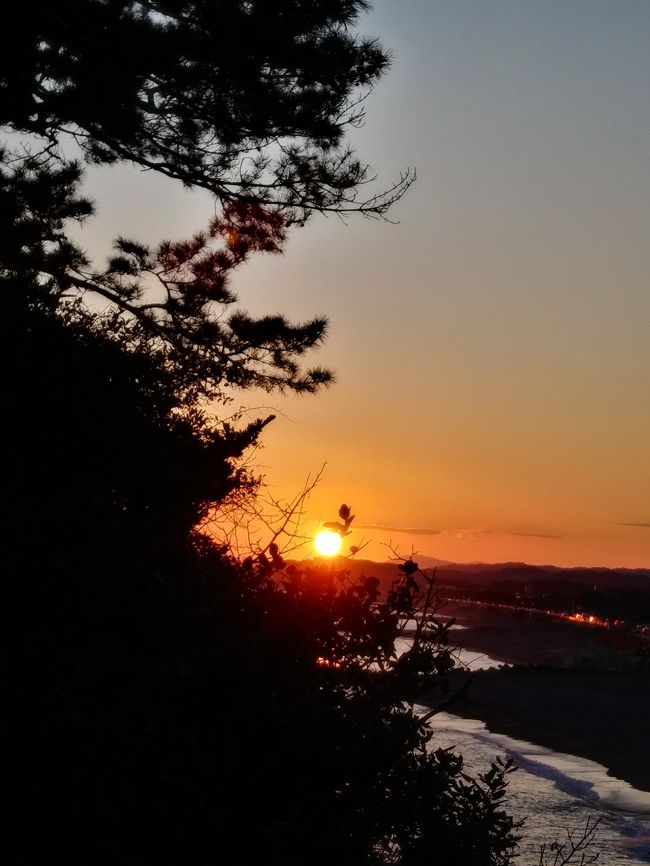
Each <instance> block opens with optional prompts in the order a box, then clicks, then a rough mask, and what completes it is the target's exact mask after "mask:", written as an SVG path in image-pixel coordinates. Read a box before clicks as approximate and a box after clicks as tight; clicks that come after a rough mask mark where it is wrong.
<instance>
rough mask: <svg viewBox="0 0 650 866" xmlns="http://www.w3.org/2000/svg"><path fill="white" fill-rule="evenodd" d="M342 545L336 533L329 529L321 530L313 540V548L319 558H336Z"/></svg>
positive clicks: (341, 540)
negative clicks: (318, 554)
mask: <svg viewBox="0 0 650 866" xmlns="http://www.w3.org/2000/svg"><path fill="white" fill-rule="evenodd" d="M342 544H343V539H342V538H341V536H340V535H339V534H338V532H331V531H330V530H329V529H323V530H321V531H320V532H319V533H318V534H317V535H316V538H315V539H314V547H315V548H316V550H317V551H318V553H320V555H321V556H336V554H337V553H338V552H339V550H340V549H341V545H342Z"/></svg>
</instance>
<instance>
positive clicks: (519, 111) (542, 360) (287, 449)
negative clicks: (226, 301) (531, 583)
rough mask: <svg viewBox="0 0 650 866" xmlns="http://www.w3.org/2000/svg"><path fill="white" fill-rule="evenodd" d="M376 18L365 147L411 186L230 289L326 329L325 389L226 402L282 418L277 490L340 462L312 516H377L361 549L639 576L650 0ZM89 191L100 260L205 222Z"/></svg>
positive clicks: (101, 183) (158, 187)
mask: <svg viewBox="0 0 650 866" xmlns="http://www.w3.org/2000/svg"><path fill="white" fill-rule="evenodd" d="M479 7H480V10H481V12H480V14H478V10H479ZM364 29H365V30H366V32H371V33H373V34H376V35H377V36H378V37H379V38H380V39H381V40H382V41H383V42H384V43H385V44H386V45H387V46H388V47H390V48H391V49H392V50H393V52H394V65H393V69H392V70H391V71H390V72H389V74H388V75H387V76H386V78H385V80H384V81H383V82H381V83H380V85H379V87H378V88H377V90H376V92H375V93H374V94H373V95H372V96H371V98H370V99H369V100H368V101H367V110H368V118H367V124H366V126H365V127H364V128H363V129H362V130H359V132H358V133H356V143H357V144H358V146H359V149H360V151H361V152H362V154H363V156H364V157H365V158H367V159H368V160H369V161H370V162H371V163H373V165H375V166H376V167H377V169H378V171H379V173H380V175H381V176H382V177H383V178H384V179H385V181H386V183H389V182H390V181H391V180H392V179H393V178H394V177H395V176H396V175H397V174H398V172H399V169H400V168H402V167H404V166H407V165H408V166H413V165H414V166H416V168H417V170H418V182H417V183H416V185H415V186H414V187H413V188H412V189H411V190H410V192H409V194H408V195H407V197H406V198H405V200H403V201H402V202H401V203H400V204H399V206H398V207H397V209H396V211H395V214H394V216H395V217H396V218H397V219H399V224H398V225H389V224H382V223H377V222H371V221H363V220H354V219H353V220H350V221H349V225H347V226H346V225H344V224H342V223H341V222H340V221H338V220H337V219H335V218H330V219H328V220H325V219H323V218H314V219H313V220H312V222H311V223H309V224H308V225H307V227H306V228H304V229H301V230H296V232H294V234H293V235H292V236H291V238H290V240H289V244H288V246H287V250H286V254H285V256H283V257H274V258H269V257H267V258H260V259H258V260H257V261H255V262H253V263H251V264H250V265H248V266H247V267H246V269H245V271H244V272H243V273H242V274H241V275H240V276H239V280H238V282H237V283H236V287H238V288H239V291H240V295H241V300H242V304H243V305H244V306H245V307H247V308H248V309H250V310H251V311H252V312H255V313H266V312H273V313H275V312H278V311H279V312H283V313H286V314H287V315H289V316H290V317H291V318H292V319H294V320H297V319H305V318H308V317H311V316H313V315H314V314H325V315H327V316H328V317H329V318H330V322H331V327H330V337H329V340H328V343H327V345H326V347H325V348H324V349H323V350H322V351H321V352H320V353H319V355H318V356H315V357H314V358H313V359H312V362H313V363H318V364H325V365H330V366H332V367H333V368H334V369H335V371H336V374H337V378H338V383H337V384H336V385H335V386H334V387H333V388H332V389H330V390H329V391H328V392H326V393H323V394H321V395H320V396H317V397H313V398H311V397H307V398H300V399H297V398H288V399H282V398H279V397H277V396H273V395H270V396H269V395H246V394H241V395H237V396H236V402H235V404H234V405H235V406H237V405H239V404H247V405H249V406H264V405H265V406H271V407H272V410H273V411H278V412H280V413H283V414H281V415H279V417H278V419H277V420H276V421H275V422H274V424H272V425H271V426H270V427H269V428H267V429H266V430H265V432H264V438H263V442H264V446H265V447H264V450H262V451H260V452H258V453H257V454H256V455H255V459H256V461H257V462H258V464H259V465H260V467H261V469H262V471H264V472H265V473H266V475H267V480H268V483H269V485H270V489H271V490H272V491H273V492H274V494H276V495H278V496H290V495H291V494H292V493H294V492H295V491H296V490H298V489H299V488H300V486H301V485H302V483H303V481H304V479H305V477H306V476H307V475H308V474H309V473H312V474H313V473H314V472H317V471H318V469H319V468H320V466H321V464H322V463H323V462H325V461H327V468H326V473H325V477H324V480H323V482H322V483H321V485H320V486H319V488H318V489H317V490H316V491H315V493H314V495H313V497H312V503H311V511H310V518H311V519H312V520H313V521H316V520H318V519H319V518H320V519H323V520H329V519H332V518H334V517H335V516H336V510H337V509H338V506H339V504H340V503H341V502H343V501H345V502H349V503H351V504H352V506H353V508H354V511H355V513H356V514H357V521H356V523H357V524H361V523H362V524H365V525H370V524H375V525H380V526H384V527H388V528H387V529H386V530H385V531H378V530H375V531H370V530H363V531H360V530H359V531H358V532H357V533H355V535H354V540H355V541H357V542H358V541H359V540H360V537H361V536H362V535H365V536H366V537H368V538H371V539H372V544H371V545H370V546H369V547H368V548H367V550H366V551H365V553H366V554H367V555H368V557H370V558H375V559H383V558H385V556H386V549H385V548H384V547H382V546H381V542H386V541H388V540H390V539H392V541H393V542H394V543H395V544H398V545H399V547H400V548H401V549H402V550H403V551H405V552H408V551H410V549H411V546H413V547H414V548H415V549H417V550H419V551H420V552H421V553H423V554H427V555H431V556H437V557H440V558H442V559H451V560H456V561H472V560H484V561H504V560H526V561H529V562H537V563H553V564H559V565H609V566H641V567H650V459H649V457H648V446H649V443H650V398H649V396H648V395H649V394H650V348H649V345H650V341H649V339H648V333H649V330H650V291H649V288H650V279H649V278H650V242H649V241H650V237H649V235H650V52H648V50H647V38H648V33H649V32H650V5H649V4H648V3H647V2H645V0H644V2H637V0H618V2H616V3H609V4H607V3H602V4H601V3H593V2H592V0H574V2H572V3H571V4H567V3H566V0H547V2H544V3H538V2H532V0H496V2H494V3H490V4H477V3H476V2H469V0H435V2H429V0H427V2H424V0H413V2H410V3H409V4H404V5H403V4H395V3H394V2H392V3H391V2H389V0H382V2H379V3H377V4H376V9H375V11H374V12H373V13H372V14H371V15H370V16H368V18H367V20H366V22H365V25H364ZM89 187H90V188H91V191H92V193H93V195H94V197H95V198H96V200H97V203H98V209H99V212H100V215H101V219H98V220H96V221H94V222H92V223H89V224H88V226H87V227H86V228H84V229H83V231H82V232H81V235H80V237H81V238H82V242H83V243H85V245H86V246H87V247H88V248H90V249H91V250H93V251H96V252H97V253H100V252H101V253H102V254H103V253H105V252H107V251H108V250H107V248H106V242H105V241H106V237H107V236H109V235H111V234H112V235H115V234H120V233H121V234H125V235H127V236H128V235H133V236H135V237H140V238H143V239H144V240H150V241H157V240H159V239H160V238H161V237H182V236H185V235H188V234H189V233H190V232H192V231H194V230H196V229H199V228H202V227H203V226H204V224H205V223H206V221H207V219H208V218H209V216H210V214H211V213H212V210H213V206H212V203H211V202H210V201H209V200H208V198H207V197H204V196H201V195H197V194H188V193H186V192H184V191H183V190H179V189H177V188H176V187H171V186H170V185H168V184H166V183H165V182H164V181H163V180H161V179H160V178H155V177H153V176H152V175H151V174H149V175H142V174H138V175H137V177H136V176H135V174H134V173H133V172H132V171H130V170H129V169H126V168H116V169H103V170H101V171H94V170H93V171H92V172H91V173H90V175H89ZM125 196H126V197H129V207H128V208H127V209H126V212H125V207H124V200H125ZM405 528H412V529H413V528H416V529H419V530H426V533H417V534H416V533H409V532H404V531H402V530H403V529H405Z"/></svg>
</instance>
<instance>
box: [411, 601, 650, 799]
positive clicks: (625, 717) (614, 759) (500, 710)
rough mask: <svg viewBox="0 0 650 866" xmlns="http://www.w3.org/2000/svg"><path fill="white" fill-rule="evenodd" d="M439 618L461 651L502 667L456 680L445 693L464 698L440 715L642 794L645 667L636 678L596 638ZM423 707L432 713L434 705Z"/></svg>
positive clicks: (548, 626) (646, 784)
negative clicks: (602, 770) (454, 625)
mask: <svg viewBox="0 0 650 866" xmlns="http://www.w3.org/2000/svg"><path fill="white" fill-rule="evenodd" d="M444 613H445V615H449V616H454V617H455V618H456V619H457V622H458V623H459V624H460V625H462V626H463V628H462V629H461V630H458V631H454V632H452V635H453V637H454V640H455V641H456V642H457V643H458V644H459V645H461V646H462V647H463V648H464V649H466V650H472V651H473V652H476V654H477V655H481V654H486V656H489V657H491V658H492V659H497V660H498V661H501V662H503V663H504V665H507V666H504V667H501V668H496V669H491V670H485V671H476V672H472V673H466V672H464V671H459V672H457V673H455V674H454V675H453V677H452V687H453V688H457V689H460V688H461V687H463V686H465V688H464V689H463V691H462V693H461V695H460V696H459V698H458V700H457V701H456V702H454V703H453V704H452V706H450V707H448V708H447V710H448V712H451V713H454V714H456V715H459V716H464V717H466V718H475V719H480V720H481V721H483V722H485V723H486V725H487V727H488V729H489V730H490V731H492V732H494V733H502V734H507V735H509V736H511V737H514V738H516V739H519V740H527V741H529V742H534V743H537V744H539V745H542V746H546V747H548V748H551V749H554V750H555V751H558V752H566V753H569V754H573V755H577V756H580V757H584V758H589V759H590V760H592V761H596V762H597V763H599V764H602V765H604V766H605V767H607V768H608V770H609V772H610V774H611V775H613V776H616V777H617V778H620V779H624V780H625V781H627V782H629V783H630V784H631V785H633V786H634V787H636V788H639V789H641V790H644V791H650V671H648V669H647V666H646V669H634V668H633V660H632V659H630V658H627V657H626V654H625V653H621V652H620V651H617V650H615V649H612V648H611V647H609V646H607V642H606V641H604V640H603V637H604V636H603V634H602V633H600V632H599V630H596V629H590V628H583V627H580V626H576V625H572V624H568V623H563V622H558V621H553V620H547V619H538V620H532V619H529V618H527V617H525V616H520V615H512V614H505V613H502V612H500V611H494V610H486V609H484V608H480V609H478V608H469V609H468V608H467V607H462V606H453V605H449V606H447V607H446V608H445V609H444ZM468 679H469V685H465V684H466V683H467V680H468ZM424 703H427V701H424ZM429 703H430V705H432V706H435V699H432V700H431V701H430V702H429Z"/></svg>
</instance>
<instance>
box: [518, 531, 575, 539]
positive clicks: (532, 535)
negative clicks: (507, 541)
mask: <svg viewBox="0 0 650 866" xmlns="http://www.w3.org/2000/svg"><path fill="white" fill-rule="evenodd" d="M504 534H505V535H517V536H518V537H519V538H552V539H553V538H554V539H557V540H558V541H561V540H562V539H563V538H564V536H563V535H553V533H551V532H507V531H506V532H504Z"/></svg>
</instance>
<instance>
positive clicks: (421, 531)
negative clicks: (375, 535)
mask: <svg viewBox="0 0 650 866" xmlns="http://www.w3.org/2000/svg"><path fill="white" fill-rule="evenodd" d="M355 528H356V529H368V530H372V529H376V530H377V529H378V530H381V531H382V532H404V533H408V534H409V535H440V534H441V532H443V530H440V529H426V528H421V527H412V526H410V527H409V526H384V525H383V524H381V523H362V524H356V526H355Z"/></svg>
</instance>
